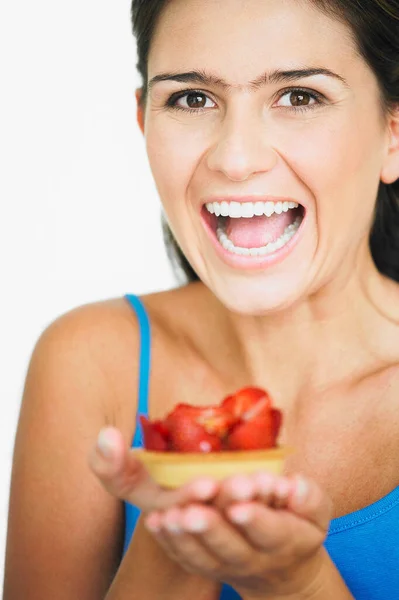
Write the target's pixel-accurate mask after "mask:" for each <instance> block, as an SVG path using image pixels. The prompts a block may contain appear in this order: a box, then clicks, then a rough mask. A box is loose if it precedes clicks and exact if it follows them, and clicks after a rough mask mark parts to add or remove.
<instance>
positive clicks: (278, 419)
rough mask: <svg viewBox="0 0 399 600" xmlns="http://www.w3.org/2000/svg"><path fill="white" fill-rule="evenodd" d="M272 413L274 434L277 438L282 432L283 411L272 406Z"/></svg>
mask: <svg viewBox="0 0 399 600" xmlns="http://www.w3.org/2000/svg"><path fill="white" fill-rule="evenodd" d="M271 413H272V419H273V435H274V437H275V439H276V438H277V436H278V434H279V432H280V428H281V424H282V421H283V413H282V412H281V410H279V409H278V408H272V409H271Z"/></svg>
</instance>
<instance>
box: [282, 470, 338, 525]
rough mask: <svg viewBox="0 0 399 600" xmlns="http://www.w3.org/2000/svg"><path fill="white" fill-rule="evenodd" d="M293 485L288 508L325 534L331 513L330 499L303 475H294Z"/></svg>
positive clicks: (331, 504)
mask: <svg viewBox="0 0 399 600" xmlns="http://www.w3.org/2000/svg"><path fill="white" fill-rule="evenodd" d="M294 484H295V487H294V491H293V493H292V494H291V495H290V497H289V499H288V508H289V509H290V510H292V511H293V512H294V513H295V514H297V515H299V516H301V517H303V518H305V519H307V520H308V521H310V522H311V523H314V525H316V526H317V527H319V528H320V529H321V531H323V532H326V531H327V530H328V528H329V524H330V521H331V518H332V513H333V503H332V500H331V498H330V497H329V496H328V494H327V493H326V492H325V491H323V490H322V489H321V487H320V486H319V485H318V484H317V483H316V482H315V481H313V480H312V479H310V478H305V477H304V476H303V475H300V474H298V475H295V476H294Z"/></svg>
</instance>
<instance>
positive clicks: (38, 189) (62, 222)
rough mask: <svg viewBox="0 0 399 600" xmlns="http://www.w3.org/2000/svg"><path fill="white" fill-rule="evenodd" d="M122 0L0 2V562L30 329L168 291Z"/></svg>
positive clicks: (33, 337)
mask: <svg viewBox="0 0 399 600" xmlns="http://www.w3.org/2000/svg"><path fill="white" fill-rule="evenodd" d="M129 11H130V2H129V0H117V1H116V2H115V1H112V2H110V1H109V0H68V2H56V1H55V0H34V1H33V2H32V0H18V1H15V0H2V1H1V2H0V267H1V270H0V277H1V294H0V365H1V367H0V394H1V395H0V398H1V419H0V428H1V431H0V434H1V435H0V444H1V447H0V476H1V481H0V569H1V573H0V576H1V581H2V580H3V564H4V554H5V539H6V527H7V511H8V494H9V483H10V471H11V463H12V450H13V443H14V435H15V430H16V425H17V419H18V411H19V405H20V401H21V394H22V390H23V385H24V379H25V374H26V369H27V366H28V362H29V359H30V355H31V352H32V350H33V347H34V344H35V343H36V341H37V338H38V337H39V335H40V334H41V332H42V331H43V330H44V328H45V327H47V325H48V324H49V323H50V322H51V321H53V320H54V319H56V318H57V317H58V316H59V315H61V314H62V313H64V312H67V311H69V310H70V309H72V308H74V307H76V306H78V305H81V304H86V303H89V302H92V301H97V300H101V299H105V298H110V297H115V296H121V295H123V294H125V293H127V292H131V293H137V294H140V293H146V292H149V291H153V290H157V289H166V288H169V287H172V286H173V285H175V284H174V278H173V275H172V272H171V269H170V267H169V264H168V261H167V259H166V253H165V251H164V248H163V242H162V235H161V227H160V217H159V215H160V204H159V199H158V195H157V192H156V190H155V185H154V183H153V180H152V176H151V173H150V170H149V166H148V162H147V157H146V152H145V145H144V140H143V138H142V135H141V132H140V130H139V128H138V125H137V124H136V120H135V119H136V102H135V97H134V91H135V88H136V87H138V86H139V84H140V80H139V77H138V74H137V72H136V68H135V65H136V60H137V56H136V49H135V40H134V38H133V36H132V33H131V26H130V13H129Z"/></svg>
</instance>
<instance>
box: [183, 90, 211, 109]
mask: <svg viewBox="0 0 399 600" xmlns="http://www.w3.org/2000/svg"><path fill="white" fill-rule="evenodd" d="M186 98H187V106H188V107H189V108H205V105H206V97H205V96H204V95H203V94H198V93H197V92H193V93H191V94H187V96H186Z"/></svg>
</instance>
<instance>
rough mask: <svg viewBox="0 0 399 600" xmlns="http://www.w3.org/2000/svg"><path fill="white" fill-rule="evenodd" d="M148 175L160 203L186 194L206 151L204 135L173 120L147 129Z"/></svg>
mask: <svg viewBox="0 0 399 600" xmlns="http://www.w3.org/2000/svg"><path fill="white" fill-rule="evenodd" d="M146 145H147V154H148V160H149V164H150V167H151V171H152V174H153V177H154V180H155V183H156V186H157V189H158V192H159V194H160V196H161V199H162V202H165V203H168V202H169V200H170V198H171V197H173V198H174V199H177V198H176V195H180V197H181V195H182V194H185V191H186V189H187V187H188V186H189V185H190V182H191V180H192V178H193V176H194V175H195V172H196V169H197V167H198V164H199V163H200V160H201V156H202V155H203V153H204V152H205V151H206V139H205V135H204V132H203V131H201V130H198V125H197V126H196V127H195V126H192V127H190V125H188V124H182V123H179V122H177V123H176V121H175V120H173V119H172V121H171V123H170V124H162V125H159V126H157V125H156V124H155V125H154V126H153V127H151V126H150V127H149V128H148V130H147V136H146Z"/></svg>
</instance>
